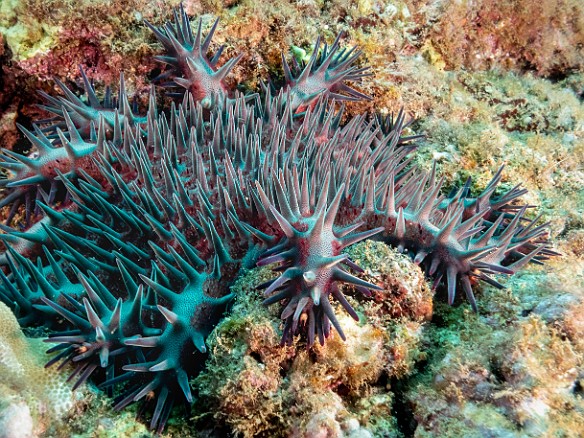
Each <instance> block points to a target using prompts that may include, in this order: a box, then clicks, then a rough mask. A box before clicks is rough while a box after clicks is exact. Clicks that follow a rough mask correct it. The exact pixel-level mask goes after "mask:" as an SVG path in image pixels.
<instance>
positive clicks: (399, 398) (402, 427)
mask: <svg viewBox="0 0 584 438" xmlns="http://www.w3.org/2000/svg"><path fill="white" fill-rule="evenodd" d="M414 376H415V374H414ZM410 380H411V379H405V380H398V379H392V380H391V388H392V391H393V394H394V399H393V405H392V409H391V412H392V414H393V416H394V418H395V420H396V422H397V428H398V430H399V431H400V433H401V434H402V435H403V436H404V437H406V438H407V437H413V436H414V433H415V431H416V427H417V426H418V422H417V421H416V419H415V418H414V412H413V410H412V406H411V403H409V402H408V400H407V398H406V392H407V389H408V382H409V381H410Z"/></svg>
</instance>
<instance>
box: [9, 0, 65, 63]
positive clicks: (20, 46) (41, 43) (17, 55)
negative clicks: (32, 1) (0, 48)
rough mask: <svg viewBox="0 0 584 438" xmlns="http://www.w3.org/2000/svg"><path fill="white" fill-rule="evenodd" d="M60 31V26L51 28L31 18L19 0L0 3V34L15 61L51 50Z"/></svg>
mask: <svg viewBox="0 0 584 438" xmlns="http://www.w3.org/2000/svg"><path fill="white" fill-rule="evenodd" d="M60 29H61V28H60V26H52V25H50V24H48V23H45V22H43V21H42V20H38V19H37V18H35V17H32V16H31V15H30V14H28V13H27V9H26V7H25V5H24V4H23V3H22V2H21V1H20V0H6V1H3V2H2V3H0V34H2V36H3V37H4V39H5V40H6V43H7V44H8V47H9V48H10V50H11V51H12V56H13V59H14V60H16V61H23V60H25V59H28V58H32V57H34V56H36V55H38V54H40V53H43V52H47V51H48V50H50V49H51V48H53V47H54V46H55V45H56V44H57V39H58V34H59V31H60Z"/></svg>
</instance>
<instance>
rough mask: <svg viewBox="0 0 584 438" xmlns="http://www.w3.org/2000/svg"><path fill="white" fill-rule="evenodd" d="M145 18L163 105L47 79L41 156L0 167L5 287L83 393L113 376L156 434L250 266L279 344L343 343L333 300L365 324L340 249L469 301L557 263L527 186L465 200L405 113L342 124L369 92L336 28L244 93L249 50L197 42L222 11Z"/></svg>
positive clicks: (186, 390) (9, 157)
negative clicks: (156, 46)
mask: <svg viewBox="0 0 584 438" xmlns="http://www.w3.org/2000/svg"><path fill="white" fill-rule="evenodd" d="M148 26H149V27H150V28H151V29H152V30H153V32H154V34H155V35H156V37H157V38H158V40H159V41H160V42H161V43H162V45H163V47H164V49H165V53H164V54H163V55H161V56H158V57H157V59H158V60H160V61H162V62H164V63H166V64H167V65H168V66H169V67H168V69H167V70H166V71H164V72H163V73H162V74H161V76H160V77H159V78H157V79H156V80H155V83H157V84H161V85H164V86H165V87H166V88H169V89H170V90H169V91H170V93H169V94H170V95H171V97H173V98H176V99H177V100H176V101H174V102H173V103H172V105H171V106H170V108H160V107H158V106H157V104H156V93H157V88H156V87H154V86H153V87H152V91H151V95H150V99H149V106H148V108H147V110H146V111H145V112H144V113H141V112H140V110H139V108H137V106H136V105H133V104H131V103H130V100H129V98H128V95H127V93H126V91H125V85H124V78H123V77H122V78H121V79H120V85H119V90H118V94H117V96H114V95H112V93H111V91H110V90H109V88H108V89H107V90H106V92H105V97H104V98H103V99H102V100H100V99H99V98H98V96H97V94H96V92H95V90H94V87H93V85H92V84H91V83H90V81H89V79H88V78H87V77H86V75H85V73H84V72H83V70H81V78H82V81H83V84H84V88H85V91H86V95H87V96H86V98H81V97H78V96H77V95H75V94H74V93H73V92H72V91H71V90H70V89H69V88H68V87H67V86H66V85H65V84H63V83H61V82H60V81H57V85H58V86H59V88H60V89H61V91H62V95H60V96H49V95H45V96H44V97H45V99H46V101H47V103H46V105H44V107H43V109H44V110H46V111H47V112H48V113H50V114H51V118H50V119H46V120H43V121H39V122H38V123H36V124H35V125H34V127H33V128H32V129H26V128H24V127H21V129H22V132H23V133H24V135H25V136H26V137H27V138H28V139H29V140H30V142H31V143H32V145H34V148H35V152H33V153H31V154H30V155H27V156H25V155H20V154H18V153H14V152H11V151H8V150H4V151H3V155H2V162H1V163H0V165H1V166H2V167H3V168H4V169H6V170H7V171H8V173H9V176H8V178H6V179H4V180H1V184H2V185H3V186H4V187H5V188H6V192H5V196H4V199H3V200H2V201H0V205H2V206H10V208H11V209H10V213H9V215H8V220H7V224H6V225H2V228H3V230H4V231H5V234H2V235H0V238H1V239H2V240H3V242H4V244H5V245H6V251H5V252H4V253H3V254H2V255H1V256H0V262H1V263H2V264H3V265H4V271H0V276H1V278H0V280H1V288H0V299H2V301H3V302H5V303H6V304H7V305H9V306H10V307H11V308H12V310H13V311H14V313H15V314H16V316H17V317H18V318H19V321H20V323H21V325H23V326H37V325H42V326H45V327H46V328H47V329H48V330H50V335H49V337H48V339H47V341H48V342H51V343H55V344H56V345H55V346H54V347H53V348H52V349H51V352H52V353H55V355H54V356H53V357H52V358H51V360H50V362H49V365H53V364H57V363H59V365H58V366H59V367H63V366H65V365H66V364H72V365H73V367H74V370H73V372H72V374H71V377H70V379H75V381H76V383H75V386H76V387H77V386H79V385H81V384H82V383H84V382H85V381H87V380H88V379H91V380H92V381H94V382H95V383H96V384H98V385H99V386H100V387H101V388H104V389H106V390H107V391H108V392H109V393H110V394H113V388H114V387H116V388H120V389H121V391H117V393H119V394H121V395H119V396H118V397H117V398H116V399H115V407H116V409H122V408H123V407H125V406H127V405H129V404H131V403H133V402H136V401H140V400H142V401H143V402H144V403H146V404H147V405H150V404H152V408H153V409H152V417H151V421H150V427H151V428H152V429H154V430H156V431H158V432H160V431H162V430H163V429H164V427H165V424H166V422H167V420H168V418H169V416H170V414H171V411H172V409H173V406H174V405H175V404H176V403H178V402H183V403H184V404H185V405H187V406H188V405H189V404H190V403H192V402H193V399H194V395H193V393H192V390H191V387H190V384H189V379H191V378H192V377H193V376H195V375H196V374H197V373H198V372H199V371H200V370H201V369H202V368H203V367H204V363H205V356H206V354H207V348H206V345H205V339H206V337H207V336H208V335H209V334H210V332H211V331H212V330H213V328H214V327H215V325H216V324H217V322H218V321H219V320H220V318H221V317H222V315H224V313H225V312H226V311H228V307H229V303H230V301H231V300H232V299H234V298H235V297H234V296H233V294H232V293H230V286H231V285H233V283H234V281H235V280H236V279H237V278H238V277H239V276H240V275H241V273H242V271H243V270H245V269H249V268H251V267H253V266H254V265H273V266H274V271H275V272H276V273H277V276H276V278H274V279H273V280H271V281H269V282H268V283H265V284H262V285H258V287H260V288H263V289H265V296H266V299H265V301H264V304H266V305H269V304H276V303H280V302H281V303H282V306H283V310H282V314H281V318H282V321H283V334H282V342H283V343H291V342H292V340H293V339H294V338H295V337H297V336H299V337H300V338H301V339H302V340H304V341H305V343H306V345H307V347H309V348H310V347H311V346H312V345H313V343H314V342H315V341H316V340H318V342H319V343H320V344H323V345H324V344H325V341H326V339H327V338H328V337H330V336H331V335H332V328H334V330H335V331H336V332H337V333H338V334H339V336H340V337H341V338H343V339H344V336H345V335H344V333H343V329H342V327H341V326H340V324H339V322H338V320H337V318H336V316H335V312H334V311H333V307H332V306H331V300H332V299H334V300H336V301H337V302H339V303H340V305H341V306H342V307H343V308H344V309H345V310H346V311H347V312H348V313H349V314H350V315H351V316H352V317H353V318H355V319H358V317H357V314H356V312H355V310H354V309H353V308H352V307H351V305H350V304H349V302H348V301H347V299H346V297H345V296H344V295H343V293H342V292H341V290H340V289H339V287H338V286H339V284H341V283H347V284H351V285H354V286H355V288H356V289H357V290H358V291H359V292H360V293H362V294H364V295H365V296H367V295H369V294H370V293H371V292H370V291H371V289H379V286H378V285H376V284H373V283H370V282H367V281H365V280H363V279H362V278H360V276H359V275H360V273H361V272H362V270H361V268H359V266H357V265H356V264H355V263H354V262H353V261H352V260H351V259H350V258H349V257H348V255H347V254H346V253H345V252H344V250H345V248H347V247H348V246H350V245H352V244H354V243H356V242H359V241H362V240H364V239H375V240H378V241H381V242H385V243H387V244H388V245H392V246H394V247H397V248H399V249H400V250H401V251H402V252H406V253H408V254H410V255H411V256H412V258H413V260H414V262H415V263H418V264H421V265H422V266H423V267H424V268H425V270H426V272H427V274H428V275H429V276H430V277H432V278H433V279H434V285H435V287H441V285H444V287H445V288H446V290H447V296H448V302H449V303H450V304H452V303H453V302H454V301H455V298H456V292H457V290H458V289H459V288H461V289H462V290H463V291H464V294H465V295H466V298H467V299H468V301H469V303H470V305H471V306H472V307H473V308H474V309H475V310H476V303H475V297H474V294H473V290H472V286H473V284H474V283H476V282H477V281H478V280H482V281H485V282H488V283H490V284H493V285H495V286H498V287H501V285H500V284H499V283H498V282H497V280H495V278H494V277H493V275H494V274H507V275H510V274H513V273H515V272H516V271H517V270H519V269H520V268H522V267H523V266H524V265H526V264H527V263H528V262H535V263H541V262H542V261H543V260H546V259H547V258H548V257H550V256H552V255H554V252H553V251H551V250H550V249H549V248H548V244H547V230H546V226H545V225H538V224H537V223H536V221H535V220H529V219H527V218H526V217H525V211H526V208H527V207H526V206H521V205H519V204H518V203H517V202H518V198H519V197H520V196H521V195H522V194H524V190H522V189H520V188H519V187H515V188H513V189H511V190H509V191H507V192H504V193H499V194H496V189H497V187H498V184H499V182H500V181H501V178H502V172H501V171H499V172H498V173H497V174H496V175H495V176H494V177H493V179H492V181H491V183H490V184H489V185H488V186H487V187H486V188H485V190H484V191H483V192H482V193H481V194H480V195H479V196H478V197H476V198H471V197H470V196H469V187H470V181H469V183H468V184H467V185H465V186H464V187H462V188H460V189H459V190H453V191H452V192H451V193H450V194H448V195H444V194H443V193H442V186H443V181H444V179H443V178H439V177H438V176H437V175H436V170H435V168H433V169H432V171H430V172H426V171H423V170H421V169H419V168H417V167H416V166H414V165H413V164H412V160H411V157H412V152H413V151H414V150H415V149H416V147H417V143H416V141H417V140H418V139H419V138H420V136H417V135H410V136H406V135H403V131H404V129H405V128H407V127H408V126H409V124H410V123H411V122H408V121H406V118H405V115H404V112H403V111H400V112H399V113H398V114H397V116H396V117H387V118H383V117H369V116H367V115H358V116H355V117H353V118H350V119H349V120H347V121H344V122H341V121H342V117H343V107H342V106H340V104H339V102H340V101H354V100H359V99H368V97H367V96H365V95H363V94H362V93H360V92H359V91H357V90H356V89H354V88H352V87H351V86H349V85H348V82H357V81H359V80H361V79H362V78H363V77H365V76H367V69H366V68H363V67H359V66H358V65H357V61H358V57H359V54H360V52H359V51H358V50H357V49H355V48H351V49H347V48H341V39H340V37H339V38H337V39H336V40H335V41H334V42H333V44H331V45H330V46H329V45H327V44H324V46H322V45H321V42H320V40H318V41H317V42H316V44H315V45H314V52H313V54H312V56H311V57H310V59H309V61H308V62H307V63H306V65H298V63H294V64H293V65H292V66H290V65H289V64H288V62H286V60H285V59H284V58H283V67H284V79H285V83H284V85H283V86H282V88H280V89H276V88H275V87H274V85H273V84H272V83H270V84H266V85H265V86H264V87H263V90H262V92H261V93H257V94H251V95H241V94H240V93H238V92H234V91H232V90H230V89H229V88H228V86H227V85H226V82H225V81H224V79H225V77H226V76H227V75H228V74H229V72H230V70H231V69H232V67H233V66H234V65H235V64H236V63H237V61H238V60H239V58H240V56H237V57H235V58H232V59H230V60H228V61H227V62H225V63H223V64H222V66H221V67H219V64H220V55H221V52H222V49H219V50H218V51H217V52H216V53H215V54H214V55H212V56H209V54H208V52H209V48H210V44H211V38H212V36H213V33H214V32H215V31H216V28H217V22H215V24H214V25H213V26H212V28H211V31H210V32H209V33H208V35H207V36H206V37H205V38H203V36H202V32H201V28H202V26H201V22H199V25H198V27H196V31H195V32H194V33H193V29H192V28H191V24H190V22H189V19H188V17H187V15H186V14H185V12H184V10H183V9H182V7H181V8H180V9H178V10H177V11H176V12H175V17H174V22H173V23H168V24H166V25H165V26H164V27H162V28H156V27H154V26H152V25H150V24H148ZM184 89H186V91H184ZM22 212H23V214H22V215H21V214H19V213H22ZM17 213H18V214H17ZM21 216H22V221H21V222H20V223H16V222H17V221H16V220H15V218H17V217H18V218H20V217H21Z"/></svg>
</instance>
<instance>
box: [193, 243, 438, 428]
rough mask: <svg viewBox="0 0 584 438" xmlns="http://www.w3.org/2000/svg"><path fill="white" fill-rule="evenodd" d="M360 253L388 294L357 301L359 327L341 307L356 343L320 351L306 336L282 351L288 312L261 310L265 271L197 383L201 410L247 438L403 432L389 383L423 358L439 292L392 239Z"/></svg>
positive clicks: (247, 288)
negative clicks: (309, 346) (283, 315)
mask: <svg viewBox="0 0 584 438" xmlns="http://www.w3.org/2000/svg"><path fill="white" fill-rule="evenodd" d="M351 256H352V257H354V259H355V261H356V262H357V263H358V264H359V265H361V266H362V267H363V268H364V269H365V273H366V275H367V277H368V278H369V280H370V281H374V282H375V283H376V284H378V285H380V286H382V287H384V290H382V291H379V292H378V293H376V294H375V295H374V296H373V297H371V298H364V297H358V296H357V294H356V293H352V294H351V296H348V298H347V299H348V300H349V301H350V303H351V305H352V306H354V307H355V309H356V311H357V313H358V314H359V316H360V318H359V321H355V320H353V319H352V318H351V317H350V316H349V315H347V314H346V312H344V310H343V309H342V308H341V307H340V306H338V305H335V306H334V307H335V312H336V314H337V317H338V319H339V322H340V324H341V326H342V327H343V330H344V332H345V334H346V337H347V340H346V341H343V340H342V339H341V338H340V337H339V336H338V334H337V333H336V332H335V333H333V334H332V335H331V338H330V339H329V340H328V341H327V343H326V345H325V346H324V347H321V346H320V345H316V346H314V347H313V348H312V349H311V350H307V349H306V340H304V339H300V338H297V339H295V341H294V343H293V344H292V345H290V346H280V336H281V326H280V321H279V312H280V310H279V309H277V308H276V307H270V308H266V307H264V306H262V305H261V297H260V294H259V292H258V291H256V290H254V288H253V285H256V284H258V283H260V282H261V281H265V280H267V279H269V278H271V277H272V275H273V274H272V273H271V272H270V271H269V270H268V269H267V268H262V269H254V270H252V271H250V272H249V273H248V274H247V275H246V276H244V277H242V278H241V279H240V280H239V281H238V283H237V285H236V286H235V288H234V289H235V291H236V293H237V301H236V303H235V305H234V306H233V308H232V310H231V313H230V315H229V316H228V317H226V318H225V319H224V320H223V321H222V322H221V323H220V324H219V325H218V326H217V328H216V330H215V331H214V333H213V335H212V336H211V338H210V340H209V347H210V350H211V356H210V359H209V362H208V369H207V371H206V372H205V373H204V374H203V375H201V376H199V377H197V378H196V379H195V381H194V387H195V388H197V389H198V391H199V395H200V397H202V400H201V403H200V405H198V406H197V407H198V409H208V410H209V411H208V413H209V414H210V415H213V416H214V417H215V419H216V420H218V421H219V422H225V423H226V424H228V425H229V426H230V427H231V428H232V429H233V430H234V431H235V432H237V433H240V434H241V435H242V436H245V437H251V436H302V437H315V436H319V437H320V436H322V437H340V436H351V437H355V438H356V437H369V436H399V431H398V429H397V422H396V420H395V419H394V418H392V416H391V409H392V403H393V397H394V395H393V393H392V391H391V386H390V385H388V384H387V383H386V382H388V381H389V380H390V379H401V378H404V377H406V376H408V375H409V374H411V373H412V372H413V370H414V365H415V363H416V362H417V361H419V360H421V359H423V357H424V352H423V351H422V347H421V345H420V339H421V335H422V332H423V330H422V327H423V321H424V320H425V319H426V318H427V317H428V316H429V314H430V313H431V309H432V304H431V302H432V293H431V291H430V290H429V288H428V286H427V284H426V282H425V279H424V276H423V274H422V273H421V271H420V269H419V267H418V266H416V265H414V264H413V263H412V262H411V261H410V260H409V258H408V257H406V256H403V255H401V254H399V253H397V252H396V251H394V250H392V249H390V248H389V247H387V245H385V244H383V243H379V242H366V243H363V244H359V245H356V246H355V247H354V248H353V249H352V250H351ZM346 292H347V293H348V291H346ZM198 415H199V416H204V413H202V412H200V413H199V414H198Z"/></svg>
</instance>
